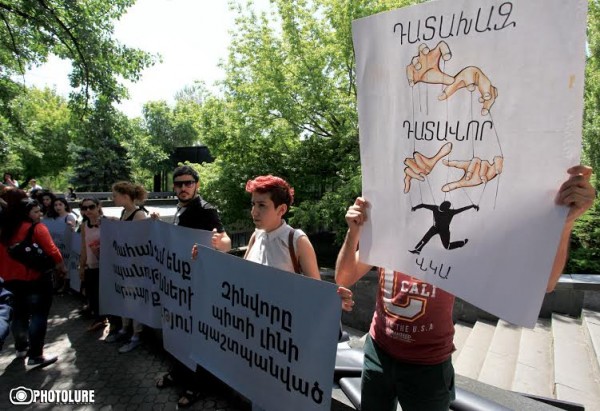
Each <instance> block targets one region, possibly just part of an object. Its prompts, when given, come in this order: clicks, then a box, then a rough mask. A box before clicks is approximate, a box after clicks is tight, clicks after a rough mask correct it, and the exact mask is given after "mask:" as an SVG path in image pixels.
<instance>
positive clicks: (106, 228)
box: [100, 219, 212, 368]
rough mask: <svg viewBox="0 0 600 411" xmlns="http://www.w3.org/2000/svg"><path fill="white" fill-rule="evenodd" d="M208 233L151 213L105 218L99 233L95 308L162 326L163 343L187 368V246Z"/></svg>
mask: <svg viewBox="0 0 600 411" xmlns="http://www.w3.org/2000/svg"><path fill="white" fill-rule="evenodd" d="M211 236H212V233H211V232H209V231H204V230H194V229H190V228H185V227H179V226H175V225H172V224H167V223H164V222H161V221H154V220H151V219H147V220H141V221H114V220H108V219H107V220H104V221H103V222H102V230H101V237H100V244H101V246H100V311H101V312H102V313H104V314H114V315H120V316H124V317H127V318H133V319H134V320H136V321H139V322H141V323H143V324H146V325H148V326H150V327H154V328H162V330H163V344H164V347H165V349H166V350H167V351H169V352H170V353H171V354H173V355H174V356H175V357H176V358H177V359H179V360H180V361H181V362H183V363H184V364H186V365H188V366H189V367H190V368H195V363H193V362H192V361H191V360H190V358H189V357H190V353H189V349H190V334H191V327H192V322H193V320H192V318H193V307H192V300H191V297H192V295H193V294H194V291H193V290H192V283H191V251H192V246H193V245H194V244H195V243H199V244H204V245H209V244H210V239H211Z"/></svg>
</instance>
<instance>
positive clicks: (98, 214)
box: [79, 198, 107, 331]
mask: <svg viewBox="0 0 600 411" xmlns="http://www.w3.org/2000/svg"><path fill="white" fill-rule="evenodd" d="M79 210H80V211H81V215H82V216H83V222H82V224H81V227H80V230H81V254H80V256H79V278H80V279H81V283H82V288H83V289H84V290H85V296H86V297H87V300H88V307H89V311H90V314H91V315H92V318H93V322H92V324H91V325H90V326H89V328H88V331H95V330H97V329H98V328H101V327H104V326H105V325H106V324H107V320H106V318H105V317H102V316H100V312H99V305H100V297H99V293H100V265H99V257H100V225H101V222H102V217H103V215H102V208H101V206H100V202H99V201H98V200H97V199H95V198H84V199H83V200H82V201H81V203H80V205H79Z"/></svg>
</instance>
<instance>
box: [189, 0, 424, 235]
mask: <svg viewBox="0 0 600 411" xmlns="http://www.w3.org/2000/svg"><path fill="white" fill-rule="evenodd" d="M409 3H412V2H410V1H387V2H384V1H366V2H364V1H363V2H349V1H342V0H324V1H320V2H311V1H301V0H299V1H286V0H273V1H272V2H271V5H272V10H271V13H270V14H267V13H262V14H257V13H255V12H254V11H253V10H252V8H251V7H248V8H244V7H243V6H241V5H239V4H234V5H233V7H234V9H235V10H237V13H238V18H237V25H236V29H235V30H234V32H233V38H232V42H231V44H232V46H231V47H230V50H229V58H228V60H227V62H226V63H224V69H225V71H226V78H225V80H224V82H223V84H222V90H221V95H222V97H213V98H207V99H206V100H205V101H204V104H203V106H202V109H203V116H202V123H201V125H200V126H201V139H202V141H203V142H205V143H206V144H207V145H208V146H209V148H210V150H211V152H212V154H213V155H215V156H216V157H217V158H218V159H219V160H220V161H218V162H217V163H216V164H215V165H210V166H209V168H210V173H208V174H209V176H208V178H212V179H210V180H209V181H207V185H208V187H209V188H210V190H207V192H208V193H210V194H212V195H214V196H215V197H216V198H214V199H213V201H214V202H216V203H217V204H218V205H219V207H220V209H221V210H222V212H223V214H224V217H225V219H226V221H229V222H232V221H248V214H247V209H248V204H249V202H248V196H247V194H245V193H244V183H245V181H247V180H248V179H250V178H253V177H255V176H256V175H260V174H266V173H272V174H277V175H279V176H281V177H283V178H286V179H287V180H288V181H289V182H290V183H291V184H292V185H293V186H294V187H295V189H296V198H297V204H298V206H297V207H296V208H294V209H293V210H292V211H293V213H292V214H293V216H292V221H293V222H294V223H296V224H299V225H301V226H302V227H303V228H306V229H309V230H310V229H313V230H319V229H326V228H327V229H337V228H338V227H341V225H342V224H343V216H344V213H343V210H344V209H345V207H346V206H347V204H348V203H349V202H350V201H351V200H352V199H353V198H354V197H355V196H356V195H358V194H360V177H359V176H360V161H359V150H358V119H357V111H356V87H355V86H356V84H355V78H354V56H353V51H352V50H353V49H352V38H351V31H350V30H351V21H352V20H353V19H355V18H359V17H363V16H366V15H370V14H373V13H376V12H379V11H382V10H386V9H390V8H394V7H399V6H402V5H406V4H409ZM213 190H216V191H213ZM245 210H246V211H245Z"/></svg>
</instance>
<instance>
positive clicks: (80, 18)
mask: <svg viewBox="0 0 600 411" xmlns="http://www.w3.org/2000/svg"><path fill="white" fill-rule="evenodd" d="M134 3H135V0H86V1H73V0H1V1H0V65H1V67H2V71H1V72H0V110H2V112H3V113H10V104H9V103H10V101H11V100H12V99H13V98H14V97H15V96H16V95H18V94H20V93H21V92H22V90H23V87H21V86H20V85H19V84H18V83H16V82H15V81H14V79H15V78H16V77H17V76H20V75H23V74H24V73H25V71H26V69H27V68H29V67H31V66H34V65H39V64H41V63H43V62H45V61H46V59H47V58H48V56H49V55H50V54H54V55H56V56H58V57H60V58H61V59H67V60H70V61H71V62H72V64H73V71H72V72H71V75H70V81H71V86H72V87H73V88H74V89H75V91H74V93H73V95H72V98H73V101H75V102H77V103H80V104H82V105H84V106H85V105H86V104H87V101H88V100H90V99H91V98H93V97H94V96H97V95H102V96H103V98H105V99H107V100H109V101H118V100H120V99H121V98H122V97H124V96H125V93H126V89H125V88H124V87H123V86H122V85H121V84H120V80H121V79H126V80H131V81H136V80H138V78H139V75H140V72H141V71H142V70H143V69H144V68H145V67H147V66H148V65H150V64H151V63H152V61H153V59H152V57H151V56H150V55H149V54H148V53H146V52H144V51H141V50H138V49H134V48H129V47H126V46H124V45H122V44H120V43H119V42H117V41H116V40H115V39H114V38H113V29H114V28H113V21H115V20H118V19H119V18H120V17H121V16H122V15H123V14H124V13H125V11H126V10H127V9H128V8H129V7H131V6H132V5H133V4H134Z"/></svg>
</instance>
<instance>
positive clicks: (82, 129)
mask: <svg viewBox="0 0 600 411" xmlns="http://www.w3.org/2000/svg"><path fill="white" fill-rule="evenodd" d="M134 133H135V130H134V129H133V127H131V123H130V121H129V120H128V119H127V117H125V115H123V114H122V113H120V112H118V111H116V110H115V109H114V108H113V107H112V105H111V104H110V103H109V102H107V101H104V100H102V99H99V100H97V101H96V103H95V106H94V108H93V110H92V112H91V114H90V115H89V116H87V117H86V118H85V119H84V120H83V121H82V122H81V123H80V125H79V127H78V135H77V138H76V142H75V143H73V144H72V145H71V151H72V161H73V172H74V176H73V178H72V179H71V183H72V184H73V186H74V187H75V189H76V190H77V191H110V187H111V186H112V184H113V183H115V182H117V181H119V180H130V179H131V165H130V159H129V157H128V154H127V150H126V148H125V147H124V145H123V144H122V141H127V140H131V139H133V135H134Z"/></svg>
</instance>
